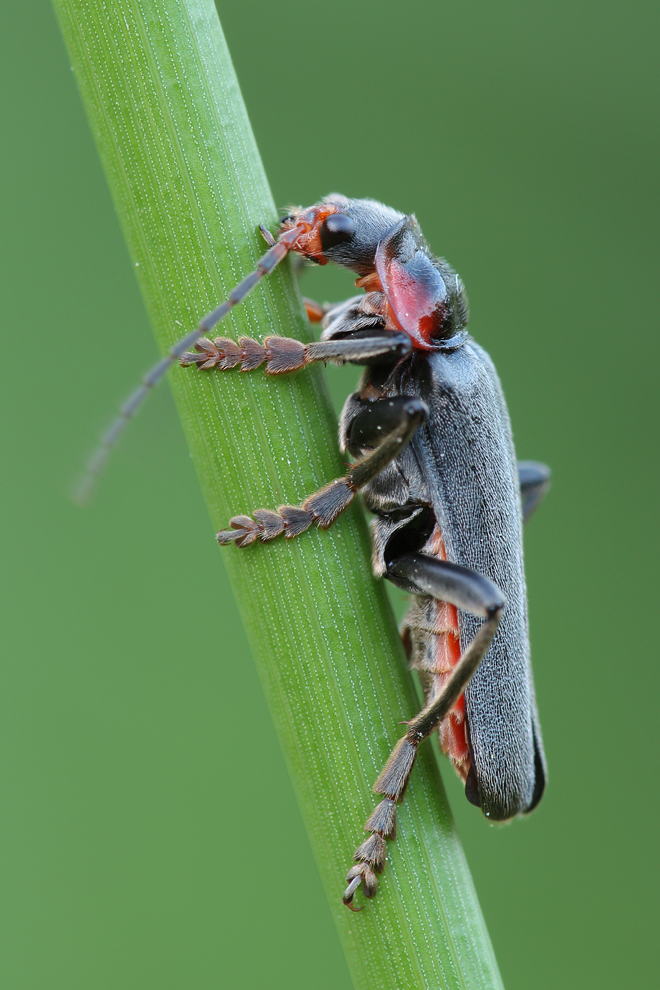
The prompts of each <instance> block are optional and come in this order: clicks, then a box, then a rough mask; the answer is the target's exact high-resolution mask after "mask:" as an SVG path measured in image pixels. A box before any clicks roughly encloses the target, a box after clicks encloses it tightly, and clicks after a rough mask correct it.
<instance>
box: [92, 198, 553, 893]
mask: <svg viewBox="0 0 660 990" xmlns="http://www.w3.org/2000/svg"><path fill="white" fill-rule="evenodd" d="M261 231H262V234H263V236H264V237H265V239H266V241H267V243H268V244H269V249H268V251H267V252H266V253H265V254H264V256H263V257H262V258H261V259H260V261H259V262H258V263H257V267H256V269H255V271H254V272H252V273H251V274H249V275H247V276H246V278H244V279H243V281H242V282H240V283H239V284H238V285H237V286H236V287H235V288H234V289H233V291H232V292H231V293H230V295H229V297H228V299H227V300H226V301H225V302H224V303H222V304H221V305H220V306H218V307H217V308H216V309H215V310H214V311H213V312H212V313H210V314H209V315H208V316H206V317H205V319H203V320H202V322H201V323H200V325H199V327H198V328H197V329H195V330H194V331H192V332H191V333H189V334H188V335H187V336H186V337H185V338H183V339H182V340H180V341H179V342H178V343H177V344H176V345H175V346H174V347H173V348H172V350H171V351H170V352H169V354H168V355H167V356H166V357H165V358H163V359H162V360H161V361H159V362H158V364H156V365H155V366H154V367H153V368H152V369H151V370H150V371H149V372H148V373H147V375H146V376H145V377H144V378H143V381H142V384H141V386H140V387H139V388H138V389H137V390H136V391H135V392H134V393H133V394H132V395H131V396H130V397H129V399H128V401H127V402H126V403H125V404H124V406H123V407H122V409H121V413H120V415H119V417H118V418H117V419H116V420H115V422H114V423H113V424H112V425H111V427H110V429H109V430H108V431H107V433H106V434H105V436H104V437H103V439H102V441H101V445H100V447H99V449H98V451H97V453H96V454H95V456H94V458H93V459H92V461H91V462H90V465H89V469H88V474H87V476H86V480H85V481H84V483H83V486H82V491H81V495H82V496H83V497H84V495H85V494H86V492H87V491H88V490H89V488H90V487H91V484H92V483H93V480H94V478H95V476H96V475H97V474H98V473H99V471H100V470H101V468H102V466H103V463H104V461H105V459H106V457H107V455H108V453H109V451H110V449H111V448H112V447H113V446H114V444H115V443H116V441H117V438H118V436H119V434H120V433H121V431H122V429H123V428H124V426H125V425H126V423H127V422H128V420H129V419H130V418H131V417H132V416H133V415H134V413H135V411H136V409H137V408H138V407H139V405H140V404H141V402H142V401H143V399H144V398H145V396H146V395H147V393H148V391H149V390H150V389H151V388H152V387H153V386H154V385H155V384H157V383H158V382H159V381H160V380H161V379H162V378H163V376H164V375H165V373H166V371H167V369H168V368H169V367H170V366H171V365H172V364H173V363H174V362H175V361H176V360H179V361H180V363H181V364H182V365H183V366H184V367H187V366H191V365H196V366H197V367H198V368H200V369H202V370H204V371H210V370H213V369H217V370H221V371H227V370H229V369H232V368H235V367H237V366H239V365H240V369H241V371H252V370H255V369H256V368H258V367H260V366H261V365H264V364H265V368H264V370H265V372H266V374H269V375H280V374H285V373H287V372H292V371H297V370H298V369H300V368H303V367H304V366H305V365H307V364H310V363H312V362H314V361H322V362H327V361H330V362H334V363H340V364H341V363H345V362H350V363H352V364H357V365H364V366H365V371H364V374H363V376H362V379H361V382H360V385H359V387H358V390H357V391H356V392H355V393H353V394H352V395H351V396H349V398H348V399H347V401H346V404H345V406H344V409H343V412H342V415H341V421H340V428H339V442H340V446H341V449H342V451H344V452H347V453H349V454H351V455H352V457H354V458H355V462H354V463H353V464H352V465H351V467H350V469H349V471H348V472H347V474H346V475H345V477H343V478H339V479H337V480H336V481H333V482H331V483H330V484H328V485H326V486H325V487H324V488H321V489H320V490H319V491H318V492H315V493H314V494H312V495H310V496H309V498H307V499H306V500H305V501H304V502H303V503H302V505H300V506H290V505H283V506H279V508H278V509H277V510H276V511H274V510H273V509H257V510H255V511H253V512H252V515H251V516H247V515H238V516H235V517H234V518H233V519H231V521H230V524H229V525H230V528H229V529H226V530H223V531H222V532H220V533H218V534H217V539H218V541H219V543H220V544H222V545H225V544H229V543H234V544H235V545H236V546H237V547H241V548H243V547H247V546H249V545H250V544H251V543H254V542H255V541H256V540H261V541H263V542H267V541H269V540H272V539H274V538H275V537H277V536H280V535H281V534H284V536H285V537H286V538H287V539H293V538H295V537H297V536H299V535H300V534H301V533H303V532H304V531H305V530H306V529H308V528H309V527H310V526H311V525H312V524H313V523H316V524H317V525H318V526H319V527H320V528H321V529H327V528H328V527H329V526H331V525H332V523H333V522H334V521H335V519H336V518H337V517H338V516H339V514H340V513H341V512H342V511H343V510H344V509H345V508H346V507H347V506H348V505H349V503H350V502H351V501H352V500H353V498H354V496H355V494H356V493H357V492H358V491H360V492H361V494H362V497H363V499H364V502H365V505H366V507H367V508H368V509H369V510H370V511H371V512H372V513H374V516H375V518H374V521H373V522H372V537H373V567H374V572H375V574H376V576H377V577H385V578H387V579H388V580H389V581H391V582H392V583H393V584H395V585H397V586H398V587H399V588H403V589H404V590H405V591H408V592H410V593H411V594H412V595H413V602H412V605H411V607H410V609H409V611H408V614H407V616H406V618H405V620H404V623H403V628H402V635H403V640H404V646H405V648H406V652H407V655H408V658H409V661H410V664H411V666H412V667H413V668H414V669H415V670H417V671H418V672H419V674H420V677H421V680H422V682H423V684H424V687H425V690H426V705H425V707H424V708H423V710H422V711H421V712H420V713H419V714H418V715H417V716H416V717H415V718H414V719H413V720H412V721H410V722H408V723H406V724H407V731H406V733H405V735H404V736H403V737H402V738H401V739H400V740H399V742H398V743H397V744H396V746H395V748H394V750H393V751H392V753H391V755H390V757H389V759H388V761H387V763H386V765H385V767H384V768H383V770H382V772H381V774H380V775H379V777H378V779H377V781H376V783H375V785H374V791H375V793H376V794H377V795H379V796H380V797H381V801H380V803H379V804H378V805H377V807H376V808H375V810H374V812H373V813H372V815H371V816H370V817H369V819H368V821H367V822H366V824H365V831H366V832H367V833H369V837H368V838H367V840H366V841H365V842H363V843H362V844H361V845H360V846H359V847H358V849H357V850H356V852H355V856H354V860H355V866H353V867H352V868H351V869H350V870H349V872H348V875H347V877H346V883H347V887H346V890H345V892H344V895H343V901H344V903H345V904H346V905H347V906H348V907H350V908H351V909H352V910H359V909H358V908H356V907H355V906H354V905H353V898H354V895H355V892H356V891H357V889H358V888H359V887H360V886H362V887H363V891H364V894H365V895H366V896H367V897H373V896H374V894H375V893H376V886H377V881H376V874H377V873H380V872H382V870H383V869H384V867H385V860H386V840H388V839H393V838H394V837H395V834H396V805H397V803H398V802H400V801H401V800H402V799H403V797H404V794H405V790H406V787H407V785H408V781H409V778H410V774H411V772H412V769H413V764H414V762H415V757H416V753H417V748H418V746H419V744H420V743H421V742H422V741H423V740H424V739H426V738H428V737H429V736H430V735H431V734H432V733H433V732H434V731H435V730H438V731H439V737H440V745H441V747H442V749H443V750H444V752H445V753H446V754H447V755H448V756H449V758H450V760H451V762H452V763H453V765H454V767H455V769H456V771H457V773H458V775H459V776H460V777H461V778H462V780H463V781H464V783H465V793H466V796H467V799H468V801H470V802H471V803H472V804H475V805H477V806H478V807H480V808H481V810H482V811H483V813H484V815H485V816H486V818H488V819H490V820H491V821H504V820H507V819H509V818H512V817H514V816H515V815H518V814H521V813H528V812H530V811H532V810H533V808H535V807H536V805H537V804H538V802H539V800H540V799H541V795H542V793H543V789H544V785H545V779H546V764H545V757H544V753H543V745H542V741H541V734H540V728H539V721H538V714H537V709H536V702H535V697H534V686H533V681H532V672H531V666H530V659H529V642H528V632H527V602H526V590H525V576H524V570H523V554H522V522H523V520H524V519H526V518H528V516H529V515H530V513H531V512H532V511H533V509H534V508H535V507H536V505H537V504H538V503H539V501H540V500H541V498H542V497H543V496H544V494H545V492H546V491H547V488H548V486H549V480H550V472H549V470H548V468H547V467H545V465H543V464H538V463H536V462H521V463H520V464H516V460H515V453H514V448H513V440H512V435H511V427H510V423H509V416H508V412H507V408H506V404H505V401H504V397H503V394H502V389H501V386H500V383H499V379H498V377H497V373H496V371H495V368H494V367H493V364H492V361H491V360H490V358H489V357H488V355H487V354H486V352H485V351H484V350H483V349H482V348H481V347H479V346H478V344H476V343H475V342H474V341H473V340H472V339H471V338H470V337H469V336H468V333H467V330H466V325H467V320H468V303H467V296H466V293H465V289H464V286H463V283H462V281H461V279H460V278H459V276H458V275H457V274H456V272H454V270H453V269H452V268H451V267H450V265H449V264H448V263H447V262H446V261H445V260H444V259H442V258H437V257H434V256H433V255H432V253H431V251H430V248H429V247H428V245H427V243H426V241H425V239H424V237H423V235H422V232H421V230H420V228H419V225H418V223H417V220H416V218H415V217H414V216H413V215H408V216H405V215H403V214H401V213H399V212H397V211H396V210H393V209H391V208H389V207H387V206H384V205H383V204H382V203H378V202H376V201H374V200H370V199H347V198H346V197H344V196H340V195H338V194H333V195H331V196H327V197H326V198H325V199H323V200H322V201H321V202H320V203H317V204H315V205H314V206H311V207H308V208H305V209H303V208H298V209H295V210H293V211H292V212H291V213H290V214H289V216H287V217H285V218H284V219H283V220H282V221H281V223H280V230H279V233H278V237H277V239H275V238H273V237H272V235H271V234H270V233H269V232H268V231H267V230H265V228H261ZM291 251H293V252H296V253H298V254H300V255H302V256H303V258H305V259H308V260H310V261H313V262H316V263H318V264H321V265H325V264H327V263H328V262H335V263H336V264H338V265H341V266H343V267H346V268H349V269H351V270H352V271H353V272H355V273H356V275H357V276H358V277H357V279H356V283H355V284H356V286H358V287H359V288H362V289H364V290H366V291H365V293H364V294H362V295H359V296H354V297H352V298H351V299H348V300H346V302H343V303H340V304H339V305H335V306H332V307H320V306H318V305H317V304H315V303H312V302H310V301H309V300H306V308H307V313H308V316H309V317H310V319H312V320H315V321H320V322H321V323H322V326H323V333H322V336H321V339H320V341H318V342H315V343H311V344H303V343H301V342H300V341H297V340H293V339H290V338H283V337H267V338H266V339H265V340H264V343H263V345H262V344H259V343H258V342H257V341H255V340H252V339H250V338H247V337H241V338H240V339H239V341H238V343H235V342H234V341H231V340H228V339H224V338H217V339H215V340H211V339H209V338H207V337H205V336H204V335H205V334H206V333H208V332H210V331H211V330H212V329H213V327H214V326H215V325H216V324H217V323H218V322H219V321H220V320H221V319H222V318H223V317H224V316H225V315H226V314H227V313H228V312H229V310H230V309H231V308H232V307H233V306H235V305H236V304H237V303H240V302H241V301H242V300H243V299H244V298H245V297H246V296H247V294H248V293H249V292H250V291H251V290H252V288H253V287H254V286H255V285H256V284H257V282H258V281H259V280H260V279H261V278H262V277H263V276H264V275H267V274H269V273H270V272H271V271H273V269H274V268H275V267H276V266H277V265H278V264H279V263H280V262H281V261H282V260H283V259H284V258H285V257H286V256H287V255H288V254H289V252H291ZM192 347H194V348H195V349H194V350H190V348H192Z"/></svg>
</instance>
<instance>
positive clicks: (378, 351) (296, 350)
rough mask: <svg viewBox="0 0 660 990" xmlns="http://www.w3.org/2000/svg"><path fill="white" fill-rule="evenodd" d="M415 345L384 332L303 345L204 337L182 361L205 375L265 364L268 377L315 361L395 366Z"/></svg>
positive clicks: (279, 339) (277, 339)
mask: <svg viewBox="0 0 660 990" xmlns="http://www.w3.org/2000/svg"><path fill="white" fill-rule="evenodd" d="M411 348H412V342H411V340H410V337H408V336H407V334H405V333H400V332H398V331H389V330H388V331H383V332H381V333H380V334H377V335H376V334H374V335H372V336H369V337H360V338H357V339H355V338H354V339H348V340H319V341H315V342H314V343H311V344H303V343H302V341H300V340H294V339H293V338H292V337H266V339H265V340H264V342H263V344H260V343H259V342H258V341H256V340H252V338H251V337H239V339H238V343H236V341H234V340H228V339H227V338H225V337H217V338H216V339H215V340H209V339H208V338H207V337H202V338H201V339H200V340H198V341H197V343H196V345H195V350H194V351H186V353H185V354H184V355H183V356H182V358H181V362H180V363H181V364H182V365H183V367H184V368H187V367H189V366H190V365H191V364H196V365H197V366H198V367H199V368H201V369H202V370H204V371H210V370H211V369H212V368H217V369H218V370H220V371H228V370H229V369H230V368H235V367H236V366H237V365H240V366H241V367H240V370H241V371H254V369H255V368H258V367H260V365H262V364H263V363H264V362H266V366H265V368H264V371H265V372H266V374H267V375H282V374H285V373H286V372H289V371H298V369H299V368H304V367H305V366H306V365H308V364H312V363H313V362H314V361H324V362H325V361H331V362H333V363H336V364H344V363H346V362H347V361H351V362H353V363H354V364H371V363H372V362H373V361H375V360H378V359H379V358H381V359H382V358H386V359H387V360H391V361H392V363H396V362H397V361H399V360H401V358H403V357H405V356H406V355H407V354H409V353H410V350H411Z"/></svg>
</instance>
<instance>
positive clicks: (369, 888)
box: [342, 553, 505, 911]
mask: <svg viewBox="0 0 660 990" xmlns="http://www.w3.org/2000/svg"><path fill="white" fill-rule="evenodd" d="M387 577H388V578H389V580H391V581H392V582H393V583H394V584H396V585H397V586H398V587H400V588H403V589H404V591H409V592H412V594H417V595H430V596H431V597H433V598H436V599H437V600H438V601H443V602H448V603H449V604H450V605H456V607H457V608H460V609H464V610H465V611H467V612H471V613H472V614H473V615H477V616H480V617H481V618H483V619H485V621H484V623H483V625H482V626H481V628H480V629H479V631H478V632H477V634H476V636H475V637H474V639H473V640H472V642H471V643H470V644H469V646H468V647H467V649H466V650H465V651H464V652H463V654H462V656H461V658H460V660H459V661H458V663H457V664H456V666H455V667H454V669H453V671H452V672H451V674H450V676H449V678H448V679H447V681H446V682H445V685H444V688H443V690H442V692H441V693H440V694H439V695H438V696H437V697H436V698H434V699H433V700H432V701H431V702H430V704H428V705H427V706H426V707H425V708H423V709H422V711H421V712H420V713H419V714H418V715H417V716H416V717H415V718H414V719H413V720H412V721H411V722H408V730H407V732H406V734H405V736H403V738H401V739H399V741H398V743H397V744H396V746H395V747H394V749H393V750H392V752H391V754H390V757H389V759H388V761H387V763H386V764H385V767H384V768H383V770H382V771H381V773H380V775H379V777H378V780H377V781H376V783H375V784H374V788H373V789H374V793H376V794H381V795H383V800H382V801H381V802H380V804H379V805H378V806H377V807H376V809H375V810H374V812H373V813H372V815H371V816H370V818H369V819H368V821H367V823H366V825H365V826H364V830H365V832H369V833H371V834H370V837H369V838H368V839H367V840H366V842H363V843H362V845H361V846H359V847H358V849H357V850H356V852H355V855H354V859H355V861H356V864H357V865H356V866H354V867H352V869H351V870H349V872H348V874H347V876H346V881H347V883H348V886H347V888H346V890H345V891H344V895H343V898H342V900H343V902H344V904H346V906H347V907H349V908H351V910H353V911H355V910H360V909H359V908H355V907H354V906H353V897H354V896H355V892H356V890H357V889H358V887H359V886H360V884H361V883H362V884H363V885H364V894H365V896H366V897H373V896H374V894H375V893H376V873H380V872H382V870H383V869H384V867H385V859H386V842H385V840H386V839H394V838H395V836H396V805H397V804H398V803H399V802H401V801H402V800H403V797H404V794H405V792H406V787H407V786H408V781H409V779H410V774H411V772H412V768H413V766H414V764H415V758H416V756H417V747H418V746H419V744H420V743H421V742H423V741H424V739H427V738H428V736H430V735H431V733H432V732H433V731H434V730H435V729H436V728H437V727H438V726H439V725H440V723H441V722H442V720H443V718H444V717H445V716H446V715H447V713H448V712H449V711H450V709H451V708H452V707H453V706H454V705H455V704H456V702H457V701H458V699H459V698H460V696H461V695H462V694H463V691H464V690H465V688H466V687H467V685H468V683H469V681H470V678H471V677H472V675H473V674H474V673H475V671H476V670H477V668H478V666H479V664H480V663H481V661H482V660H483V658H484V657H485V655H486V652H487V651H488V647H489V646H490V644H491V641H492V639H493V636H494V635H495V632H496V630H497V626H498V624H499V621H500V616H501V614H502V609H503V608H504V604H505V603H504V597H503V595H502V593H501V592H500V590H499V589H498V588H497V587H496V586H495V585H494V584H493V583H492V582H491V581H488V580H487V579H486V578H484V577H482V576H481V575H480V574H477V573H475V572H474V571H471V570H468V568H466V567H461V566H459V565H458V564H452V563H450V562H448V561H446V560H440V559H439V558H437V557H429V556H427V555H425V554H422V553H409V554H405V555H403V556H401V557H397V558H396V559H395V560H393V561H392V562H390V563H389V565H388V569H387Z"/></svg>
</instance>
